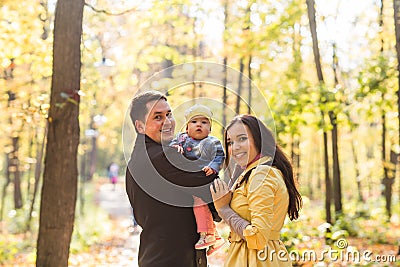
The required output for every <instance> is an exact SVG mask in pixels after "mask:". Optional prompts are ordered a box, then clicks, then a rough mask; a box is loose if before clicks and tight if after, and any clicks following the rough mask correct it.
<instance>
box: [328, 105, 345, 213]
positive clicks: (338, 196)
mask: <svg viewBox="0 0 400 267" xmlns="http://www.w3.org/2000/svg"><path fill="white" fill-rule="evenodd" d="M329 118H330V121H331V124H332V131H331V133H332V158H333V200H334V205H335V212H336V216H338V215H339V214H341V213H342V211H343V208H342V187H341V185H340V184H341V181H340V165H339V150H338V127H337V122H336V115H335V113H334V112H333V111H330V112H329Z"/></svg>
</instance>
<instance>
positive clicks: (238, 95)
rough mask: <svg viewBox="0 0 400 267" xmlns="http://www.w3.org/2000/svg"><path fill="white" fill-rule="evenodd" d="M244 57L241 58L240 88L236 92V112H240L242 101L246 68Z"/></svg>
mask: <svg viewBox="0 0 400 267" xmlns="http://www.w3.org/2000/svg"><path fill="white" fill-rule="evenodd" d="M243 61H244V59H243V57H241V58H240V62H239V81H238V89H237V94H236V108H235V113H236V114H240V102H241V98H242V97H241V94H242V86H243V70H244V63H243Z"/></svg>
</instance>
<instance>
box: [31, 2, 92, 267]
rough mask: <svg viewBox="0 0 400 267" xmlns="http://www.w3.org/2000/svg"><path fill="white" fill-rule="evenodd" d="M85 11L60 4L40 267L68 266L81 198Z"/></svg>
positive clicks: (39, 244) (80, 6) (77, 5)
mask: <svg viewBox="0 0 400 267" xmlns="http://www.w3.org/2000/svg"><path fill="white" fill-rule="evenodd" d="M83 7H84V0H58V1H57V6H56V12H55V22H54V44H53V77H52V86H51V95H50V110H49V118H48V123H49V128H48V133H47V145H46V157H45V169H44V176H43V187H42V198H41V206H40V221H39V223H40V224H39V234H38V240H37V259H36V266H37V267H53V266H59V267H62V266H68V257H69V246H70V242H71V235H72V231H73V226H74V217H75V205H76V197H77V196H76V195H77V176H78V168H77V151H78V144H79V120H78V115H79V94H78V91H79V90H80V68H81V51H80V43H81V35H82V17H83ZM61 93H64V94H65V93H66V94H68V95H69V97H70V98H69V99H68V101H66V99H65V98H62V97H61Z"/></svg>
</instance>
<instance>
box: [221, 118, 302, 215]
mask: <svg viewBox="0 0 400 267" xmlns="http://www.w3.org/2000/svg"><path fill="white" fill-rule="evenodd" d="M235 123H243V124H244V125H246V126H247V127H248V129H249V130H250V133H251V135H252V136H253V139H254V144H255V147H256V148H257V150H258V152H259V153H261V155H262V156H270V157H271V158H272V159H273V162H272V165H273V166H274V167H276V168H277V169H279V170H280V171H281V172H282V175H283V179H284V181H285V184H286V188H287V190H288V193H289V207H288V215H289V218H290V220H296V219H297V218H298V217H299V210H300V209H301V206H302V199H301V195H300V193H299V191H298V190H297V187H296V183H295V181H294V177H293V168H292V164H291V163H290V161H289V159H288V157H287V156H286V154H285V153H284V152H283V151H282V149H281V148H280V146H279V145H277V144H276V141H275V139H274V137H273V135H272V133H271V131H270V130H269V129H268V128H267V127H266V126H265V124H264V123H263V122H261V121H260V120H259V119H257V118H256V117H254V116H252V115H239V116H236V117H235V118H233V120H232V121H231V122H230V123H229V124H228V126H227V127H226V129H225V133H224V146H225V151H226V157H225V166H229V158H230V155H229V151H228V142H227V131H228V130H229V128H230V127H232V125H234V124H235Z"/></svg>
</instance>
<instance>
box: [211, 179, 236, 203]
mask: <svg viewBox="0 0 400 267" xmlns="http://www.w3.org/2000/svg"><path fill="white" fill-rule="evenodd" d="M214 187H215V190H214V188H213V185H210V191H211V196H212V198H213V201H214V206H215V209H216V210H217V211H218V210H219V209H220V208H222V207H223V206H226V205H229V203H230V202H231V199H232V192H230V191H229V188H228V185H227V184H226V183H225V182H224V181H223V180H221V179H215V180H214Z"/></svg>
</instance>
